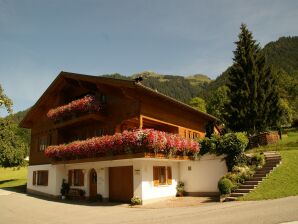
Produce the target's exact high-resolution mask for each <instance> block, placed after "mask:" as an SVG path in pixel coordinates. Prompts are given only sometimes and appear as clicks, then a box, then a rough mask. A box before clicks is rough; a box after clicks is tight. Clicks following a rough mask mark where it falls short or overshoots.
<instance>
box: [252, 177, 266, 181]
mask: <svg viewBox="0 0 298 224" xmlns="http://www.w3.org/2000/svg"><path fill="white" fill-rule="evenodd" d="M262 180H263V177H253V178H250V179H249V181H262Z"/></svg>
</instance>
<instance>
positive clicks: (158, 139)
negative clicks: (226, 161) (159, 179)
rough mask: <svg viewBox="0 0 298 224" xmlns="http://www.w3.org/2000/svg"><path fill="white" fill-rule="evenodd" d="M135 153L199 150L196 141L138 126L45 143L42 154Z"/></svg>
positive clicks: (66, 156) (92, 155)
mask: <svg viewBox="0 0 298 224" xmlns="http://www.w3.org/2000/svg"><path fill="white" fill-rule="evenodd" d="M138 153H150V154H151V155H152V154H155V155H161V154H162V155H164V156H165V157H166V158H175V157H177V156H188V157H189V158H196V157H197V155H198V153H199V143H198V142H197V141H194V140H190V139H185V138H182V137H181V136H179V135H175V134H170V133H166V132H162V131H156V130H153V129H144V130H142V129H138V130H134V131H124V132H122V133H116V134H114V135H106V136H102V137H94V138H91V139H87V140H84V141H74V142H72V143H69V144H63V145H56V146H49V147H48V148H47V149H46V150H45V155H46V156H47V157H49V158H51V159H52V160H54V161H64V160H76V159H86V158H97V157H107V156H109V157H111V156H118V155H128V154H138Z"/></svg>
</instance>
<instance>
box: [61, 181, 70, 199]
mask: <svg viewBox="0 0 298 224" xmlns="http://www.w3.org/2000/svg"><path fill="white" fill-rule="evenodd" d="M68 192H69V184H68V183H67V182H66V180H65V179H63V180H62V185H61V190H60V193H61V195H62V199H63V200H65V198H66V195H67V194H68Z"/></svg>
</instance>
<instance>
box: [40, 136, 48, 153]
mask: <svg viewBox="0 0 298 224" xmlns="http://www.w3.org/2000/svg"><path fill="white" fill-rule="evenodd" d="M50 142H51V135H49V136H48V135H41V136H39V137H38V151H40V152H43V151H44V150H45V149H46V148H47V147H48V146H49V145H50Z"/></svg>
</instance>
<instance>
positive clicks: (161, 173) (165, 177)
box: [153, 166, 172, 186]
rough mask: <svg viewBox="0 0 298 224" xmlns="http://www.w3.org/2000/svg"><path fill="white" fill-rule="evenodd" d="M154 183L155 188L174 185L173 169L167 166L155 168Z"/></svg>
mask: <svg viewBox="0 0 298 224" xmlns="http://www.w3.org/2000/svg"><path fill="white" fill-rule="evenodd" d="M153 183H154V186H158V185H171V184H172V168H171V167H169V166H168V167H166V166H154V167H153Z"/></svg>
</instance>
